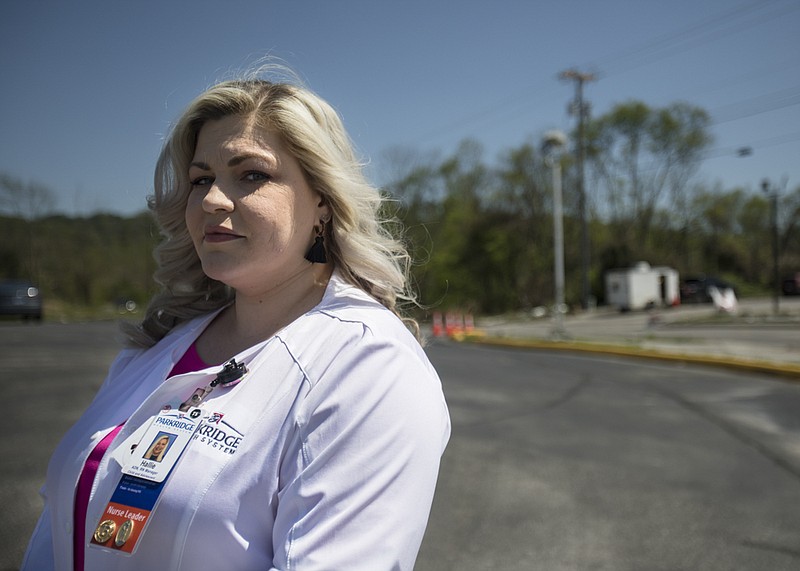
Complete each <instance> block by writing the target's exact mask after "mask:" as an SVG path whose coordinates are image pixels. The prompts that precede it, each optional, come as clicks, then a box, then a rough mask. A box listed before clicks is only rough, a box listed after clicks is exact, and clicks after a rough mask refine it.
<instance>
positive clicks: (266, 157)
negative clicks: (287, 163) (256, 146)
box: [228, 153, 278, 167]
mask: <svg viewBox="0 0 800 571" xmlns="http://www.w3.org/2000/svg"><path fill="white" fill-rule="evenodd" d="M248 159H256V160H259V161H267V162H269V163H277V162H278V161H277V160H276V158H275V156H274V155H273V154H272V153H263V154H262V153H243V154H241V155H236V156H234V157H231V159H230V160H229V161H228V166H229V167H235V166H237V165H240V164H242V163H243V162H244V161H246V160H248Z"/></svg>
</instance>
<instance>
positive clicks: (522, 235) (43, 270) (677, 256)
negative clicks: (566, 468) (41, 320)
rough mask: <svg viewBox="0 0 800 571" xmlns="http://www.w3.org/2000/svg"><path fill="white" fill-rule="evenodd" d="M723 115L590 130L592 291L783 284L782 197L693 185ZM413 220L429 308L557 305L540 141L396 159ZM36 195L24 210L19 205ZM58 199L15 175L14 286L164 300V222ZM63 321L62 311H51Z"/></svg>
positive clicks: (10, 187)
mask: <svg viewBox="0 0 800 571" xmlns="http://www.w3.org/2000/svg"><path fill="white" fill-rule="evenodd" d="M708 125H709V119H708V115H707V114H706V113H705V112H704V111H703V110H701V109H698V108H696V107H692V106H690V105H688V104H685V103H676V104H673V105H670V106H668V107H665V108H663V109H653V108H650V107H648V106H647V105H645V104H644V103H641V102H629V103H625V104H622V105H618V106H616V107H614V108H613V109H612V110H611V111H610V112H609V113H608V114H606V115H602V116H599V117H597V118H596V119H595V120H593V121H591V122H590V124H589V125H588V127H587V144H588V147H587V158H588V165H587V166H588V169H589V172H588V175H589V176H587V178H586V180H587V184H586V188H587V198H588V204H589V205H590V208H589V220H588V229H589V237H590V244H591V251H590V253H589V254H590V255H589V258H590V262H591V267H590V272H589V274H590V275H589V278H590V284H591V287H592V295H593V296H594V297H595V298H597V299H598V300H600V301H601V302H602V300H603V293H604V292H603V277H604V274H605V272H606V271H607V270H609V269H613V268H620V267H629V266H631V265H633V264H635V263H636V262H638V261H641V260H644V261H648V262H650V263H651V264H653V265H667V266H671V267H673V268H675V269H677V270H678V272H679V273H680V274H681V275H682V276H684V277H686V276H690V275H697V274H708V275H714V274H716V275H719V276H720V277H722V278H724V279H726V280H728V281H731V282H733V283H734V284H735V285H736V286H737V287H738V289H739V291H740V292H748V293H749V292H753V293H755V292H759V291H760V292H765V291H766V288H767V287H768V286H769V284H770V283H771V280H772V270H771V264H770V263H769V260H770V259H771V249H770V248H771V231H772V227H771V223H770V198H769V197H767V196H765V195H763V194H762V193H757V194H752V193H748V192H745V191H744V190H742V189H731V190H726V189H722V188H712V189H708V188H703V187H699V186H697V185H692V184H691V182H690V181H691V175H692V174H693V173H694V171H695V170H696V169H697V166H698V165H699V162H700V159H701V157H702V153H703V152H704V150H705V149H706V148H707V146H708V145H709V144H710V141H711V136H710V134H709V131H708ZM390 160H391V161H393V164H392V165H390V166H393V167H394V172H395V180H394V182H392V183H391V184H390V185H388V186H387V187H386V188H385V189H384V191H385V192H386V193H388V194H389V195H390V196H392V197H393V198H395V199H396V201H395V202H394V203H392V204H391V205H390V207H389V208H388V209H387V210H386V211H385V212H384V213H383V214H384V215H385V217H386V218H392V217H393V216H398V217H399V218H400V219H401V221H402V222H403V224H404V226H405V229H406V233H405V239H406V241H407V245H408V248H409V250H410V252H411V253H412V256H413V258H414V260H415V261H416V265H415V266H414V268H413V273H414V276H413V277H414V280H415V282H416V286H417V289H418V291H419V294H420V301H421V303H422V304H423V305H424V306H428V307H430V308H431V309H436V310H449V309H452V308H460V309H465V310H471V311H474V312H484V313H500V312H507V311H516V310H527V309H531V308H533V307H536V306H539V305H551V304H552V303H553V291H554V284H553V282H554V280H553V266H554V263H553V217H552V212H553V201H552V171H551V169H550V168H549V167H548V166H547V164H545V162H544V160H543V157H542V156H541V153H539V151H538V149H537V148H536V146H535V145H533V144H530V143H526V144H523V145H521V146H519V147H518V148H513V149H510V150H508V151H507V152H505V153H504V154H503V155H502V156H501V157H499V160H498V161H497V164H495V165H492V166H490V165H487V164H486V163H485V161H484V159H483V152H482V149H481V147H480V145H479V144H478V143H476V142H474V141H465V142H464V143H463V144H462V145H461V146H460V147H459V148H458V149H457V151H456V152H455V153H453V155H452V156H449V157H444V158H443V159H441V160H438V159H435V158H432V157H430V156H425V157H424V158H420V156H419V155H417V154H415V153H413V152H407V151H403V150H398V149H395V150H394V152H393V154H392V156H391V157H390ZM561 167H562V171H563V198H564V247H565V271H566V301H567V303H568V304H569V305H571V306H573V307H575V306H578V305H579V296H580V281H581V276H580V258H581V252H580V239H579V230H580V221H579V220H578V218H577V209H576V205H577V203H578V195H577V191H576V184H575V181H576V179H577V173H576V169H575V163H574V160H573V159H572V158H571V157H570V156H564V157H563V158H562V160H561ZM25 193H31V196H29V197H28V198H29V201H28V203H27V204H26V205H25V207H24V208H22V209H17V210H13V209H10V206H9V205H15V204H18V203H17V202H16V198H18V197H20V196H24V195H25ZM51 196H52V191H50V190H49V189H46V188H43V187H41V186H40V185H36V184H33V183H24V182H22V181H19V180H18V179H15V178H13V177H10V176H8V175H4V174H2V173H0V207H4V208H5V210H3V211H4V212H7V213H8V214H7V215H5V216H0V224H2V225H3V228H4V231H5V236H6V237H7V239H6V240H4V241H2V242H0V278H4V277H22V278H26V277H27V278H30V279H32V280H34V281H35V282H37V283H38V284H39V285H40V288H41V289H42V291H43V292H44V295H45V297H46V299H49V300H50V302H51V303H57V304H58V306H59V307H70V308H72V309H71V311H72V314H75V315H77V314H79V313H80V311H77V312H76V310H75V307H78V308H79V309H80V308H91V307H100V306H105V307H107V308H110V309H109V311H111V312H114V311H115V309H116V308H115V306H116V303H117V302H118V301H119V300H128V299H131V300H133V301H135V302H136V303H137V304H138V305H139V306H140V307H141V306H142V305H144V303H145V302H146V301H147V299H148V298H149V297H150V295H152V293H153V291H154V286H153V282H152V278H151V276H152V274H153V271H154V270H155V265H154V261H153V258H152V250H153V247H154V246H155V245H156V242H157V240H158V235H157V231H156V228H155V224H154V223H153V222H152V220H151V218H150V216H149V214H146V213H143V214H140V215H137V216H133V217H127V218H126V217H119V216H114V215H110V214H97V215H94V216H90V217H86V218H68V217H65V216H54V215H48V214H47V212H48V210H47V208H48V207H47V205H48V200H49V197H51ZM778 230H779V233H780V251H781V260H780V261H781V267H782V268H783V270H784V273H787V274H788V273H792V272H795V271H800V187H798V188H796V189H794V190H793V191H787V190H786V189H782V190H781V193H780V197H779V204H778ZM51 315H52V314H51Z"/></svg>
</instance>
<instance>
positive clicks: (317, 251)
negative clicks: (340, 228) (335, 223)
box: [306, 220, 328, 264]
mask: <svg viewBox="0 0 800 571" xmlns="http://www.w3.org/2000/svg"><path fill="white" fill-rule="evenodd" d="M324 233H325V222H324V221H323V220H320V221H319V230H317V236H316V237H315V238H314V244H313V245H312V246H311V248H310V249H309V250H308V253H307V254H306V260H308V261H309V262H311V263H312V264H326V263H328V256H326V255H325V237H324V236H323V234H324Z"/></svg>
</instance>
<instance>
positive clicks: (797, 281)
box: [781, 272, 800, 295]
mask: <svg viewBox="0 0 800 571" xmlns="http://www.w3.org/2000/svg"><path fill="white" fill-rule="evenodd" d="M781 290H782V291H783V295H800V272H797V273H796V274H795V275H793V276H791V277H788V278H786V279H785V280H783V284H781Z"/></svg>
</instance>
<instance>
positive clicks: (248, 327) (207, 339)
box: [196, 264, 333, 363]
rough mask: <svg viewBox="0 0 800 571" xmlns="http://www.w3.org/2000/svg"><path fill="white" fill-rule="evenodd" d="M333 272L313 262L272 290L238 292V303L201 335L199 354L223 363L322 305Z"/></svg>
mask: <svg viewBox="0 0 800 571" xmlns="http://www.w3.org/2000/svg"><path fill="white" fill-rule="evenodd" d="M332 272H333V266H332V265H331V264H313V265H310V266H308V267H307V269H304V270H303V271H301V272H298V273H297V274H295V275H293V276H291V277H290V278H288V279H287V280H284V281H283V282H281V283H279V284H277V285H276V286H274V287H272V288H270V289H269V290H266V291H261V292H258V293H256V294H246V293H244V292H240V291H237V292H236V296H235V300H234V303H233V304H232V305H231V306H229V307H228V308H226V309H225V310H223V311H222V312H221V313H220V314H219V315H218V316H217V318H216V319H214V321H213V322H212V323H211V324H210V325H209V326H208V327H207V328H206V330H205V331H204V332H203V334H202V335H201V336H200V338H198V340H197V344H196V348H197V352H198V354H199V355H200V357H201V358H202V359H203V361H205V362H206V363H222V362H224V361H226V360H228V359H230V358H231V357H233V356H234V355H236V354H237V353H239V352H241V351H243V350H244V349H247V348H248V347H252V346H253V345H255V344H257V343H259V342H261V341H264V340H265V339H268V338H269V337H272V336H273V335H274V334H275V333H277V332H278V331H280V330H281V329H283V328H284V327H286V326H287V325H289V324H290V323H291V322H293V321H294V320H295V319H297V318H298V317H300V316H301V315H303V314H305V313H307V312H308V311H310V310H311V309H313V308H314V307H316V306H317V305H318V304H319V302H320V301H321V300H322V296H323V295H324V294H325V288H326V286H327V285H328V281H329V280H330V276H331V274H332Z"/></svg>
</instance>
